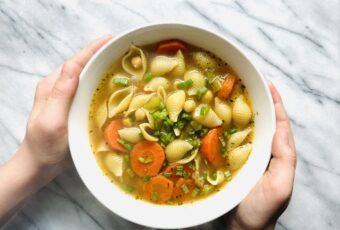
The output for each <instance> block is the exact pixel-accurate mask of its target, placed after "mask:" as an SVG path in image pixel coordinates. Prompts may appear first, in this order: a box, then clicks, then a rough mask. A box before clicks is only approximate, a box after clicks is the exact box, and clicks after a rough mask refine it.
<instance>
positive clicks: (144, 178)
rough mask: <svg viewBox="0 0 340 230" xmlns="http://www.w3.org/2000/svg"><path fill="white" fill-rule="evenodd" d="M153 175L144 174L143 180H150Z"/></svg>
mask: <svg viewBox="0 0 340 230" xmlns="http://www.w3.org/2000/svg"><path fill="white" fill-rule="evenodd" d="M150 179H151V177H150V176H143V181H144V182H148V181H150Z"/></svg>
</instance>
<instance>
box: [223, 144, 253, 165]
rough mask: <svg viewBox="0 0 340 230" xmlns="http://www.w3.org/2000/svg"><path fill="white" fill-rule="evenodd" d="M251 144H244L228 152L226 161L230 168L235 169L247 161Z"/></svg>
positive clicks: (251, 147)
mask: <svg viewBox="0 0 340 230" xmlns="http://www.w3.org/2000/svg"><path fill="white" fill-rule="evenodd" d="M252 149H253V146H252V145H251V144H245V145H241V146H239V147H237V148H236V149H233V150H232V151H231V152H229V153H228V161H229V168H230V170H237V169H239V168H241V167H242V165H243V164H244V163H245V162H246V161H247V159H248V157H249V154H250V152H251V150H252Z"/></svg>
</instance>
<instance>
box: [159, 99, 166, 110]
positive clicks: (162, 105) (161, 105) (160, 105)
mask: <svg viewBox="0 0 340 230" xmlns="http://www.w3.org/2000/svg"><path fill="white" fill-rule="evenodd" d="M164 108H165V105H164V102H163V101H161V103H159V109H164Z"/></svg>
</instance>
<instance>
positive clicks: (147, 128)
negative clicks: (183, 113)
mask: <svg viewBox="0 0 340 230" xmlns="http://www.w3.org/2000/svg"><path fill="white" fill-rule="evenodd" d="M139 128H140V131H141V132H142V135H143V137H144V139H145V140H147V141H158V138H157V137H154V136H152V135H151V134H150V133H149V131H150V129H152V128H151V126H150V124H149V123H143V124H140V125H139Z"/></svg>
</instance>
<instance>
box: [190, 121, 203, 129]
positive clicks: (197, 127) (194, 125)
mask: <svg viewBox="0 0 340 230" xmlns="http://www.w3.org/2000/svg"><path fill="white" fill-rule="evenodd" d="M190 125H191V126H192V127H193V128H194V129H195V130H200V129H202V125H201V124H200V123H198V122H197V121H191V122H190Z"/></svg>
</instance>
